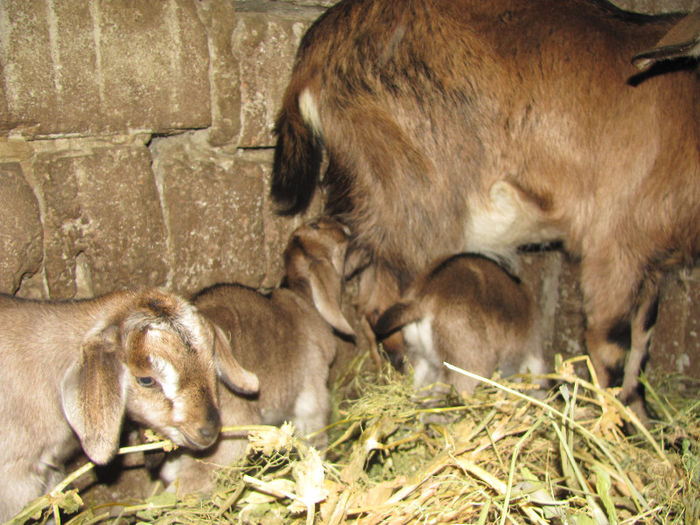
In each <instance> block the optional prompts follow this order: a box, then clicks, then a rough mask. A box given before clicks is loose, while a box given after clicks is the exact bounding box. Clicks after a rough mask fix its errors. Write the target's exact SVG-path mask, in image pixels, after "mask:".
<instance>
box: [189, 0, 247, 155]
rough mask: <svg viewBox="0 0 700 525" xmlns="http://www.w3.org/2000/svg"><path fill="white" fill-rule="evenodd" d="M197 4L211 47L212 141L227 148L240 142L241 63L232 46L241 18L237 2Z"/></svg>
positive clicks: (212, 0) (204, 0)
mask: <svg viewBox="0 0 700 525" xmlns="http://www.w3.org/2000/svg"><path fill="white" fill-rule="evenodd" d="M196 5H197V13H198V14H199V18H200V20H202V23H203V24H204V26H205V27H206V30H207V44H208V47H209V83H210V93H211V126H210V127H209V128H208V140H209V144H210V145H212V146H223V145H226V144H230V143H232V141H234V139H235V140H237V139H238V133H239V132H240V129H241V90H240V86H239V78H238V60H237V57H236V56H235V55H234V53H233V48H232V46H231V35H232V34H233V32H234V29H235V27H236V21H237V18H236V13H235V11H234V9H233V6H234V3H233V2H222V1H221V0H200V1H199V2H197V4H196Z"/></svg>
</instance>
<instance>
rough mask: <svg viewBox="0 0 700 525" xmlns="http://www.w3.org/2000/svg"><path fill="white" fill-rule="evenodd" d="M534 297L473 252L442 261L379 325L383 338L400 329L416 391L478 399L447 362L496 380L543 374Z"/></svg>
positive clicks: (473, 383) (472, 385) (467, 381)
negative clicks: (435, 389)
mask: <svg viewBox="0 0 700 525" xmlns="http://www.w3.org/2000/svg"><path fill="white" fill-rule="evenodd" d="M537 318H538V316H537V313H536V307H535V304H534V301H533V300H532V297H531V295H530V292H529V291H528V290H527V288H526V287H525V286H524V285H523V284H522V283H521V282H520V281H519V280H518V279H517V278H515V277H512V276H510V275H509V274H508V273H506V272H505V271H504V270H503V269H501V268H500V267H499V266H498V264H496V263H495V262H494V261H492V260H489V259H487V258H485V257H482V256H479V255H474V254H460V255H455V256H451V257H448V258H445V259H440V260H438V261H436V262H435V263H433V264H431V265H430V266H429V267H428V269H427V270H425V271H424V272H423V273H421V274H420V275H419V277H418V278H417V279H416V281H415V282H414V283H412V284H411V285H410V286H409V288H408V289H407V290H406V292H405V293H404V295H403V296H402V298H401V301H400V302H398V303H396V304H395V305H393V306H392V307H390V308H389V309H388V310H387V311H385V312H384V314H382V316H381V317H380V318H379V319H378V321H377V323H376V330H377V333H378V335H379V336H380V337H384V336H386V335H388V334H391V333H392V332H394V331H396V330H402V331H403V334H404V341H405V342H406V356H407V358H408V361H409V362H410V363H411V365H412V366H413V369H414V373H415V376H414V384H415V387H416V388H420V387H425V386H428V385H430V384H432V383H437V382H442V383H449V384H451V385H454V386H455V387H456V388H457V390H458V391H460V392H467V393H472V392H473V391H474V388H475V387H476V385H477V381H476V380H474V379H471V378H469V377H466V376H465V375H463V374H459V373H457V372H453V371H451V370H448V369H447V368H445V367H444V366H443V362H448V363H450V364H452V365H455V366H457V367H459V368H462V369H464V370H467V371H469V372H473V373H475V374H477V375H480V376H482V377H487V378H490V377H491V376H492V375H493V373H494V372H495V371H496V369H499V370H501V372H502V374H503V375H504V376H511V375H514V374H520V373H525V372H527V371H528V370H529V371H530V372H531V373H534V374H541V373H543V372H544V369H545V366H544V362H543V359H542V345H541V341H540V338H539V332H538V329H537V322H536V319H537Z"/></svg>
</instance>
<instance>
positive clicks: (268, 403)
mask: <svg viewBox="0 0 700 525" xmlns="http://www.w3.org/2000/svg"><path fill="white" fill-rule="evenodd" d="M346 248H347V232H346V231H345V229H344V227H343V226H342V225H340V224H339V223H337V222H336V221H333V220H329V219H320V220H318V221H315V222H311V223H308V224H305V225H303V226H301V227H300V228H298V229H297V230H296V231H295V232H294V234H293V235H292V237H291V239H290V241H289V243H288V246H287V249H286V250H285V254H284V260H285V269H286V275H285V278H284V286H282V287H278V288H275V289H274V290H272V292H271V293H269V294H262V293H260V292H257V291H255V290H252V289H250V288H247V287H245V286H242V285H238V284H218V285H214V286H212V287H210V288H206V289H204V290H202V291H201V292H199V293H198V294H197V295H196V296H195V297H194V298H193V303H194V304H195V305H196V306H197V308H198V309H199V311H201V312H202V313H203V314H204V315H205V316H206V317H207V318H208V319H209V320H210V321H211V322H212V323H214V325H215V326H216V327H217V330H219V331H220V332H221V333H223V334H224V336H225V338H226V339H227V340H228V341H230V347H231V350H230V351H231V353H232V355H233V356H235V359H236V360H237V362H239V363H241V365H242V366H243V367H244V368H246V369H247V370H250V371H252V372H254V373H255V374H256V375H257V377H258V378H259V380H260V390H259V393H258V394H257V396H256V397H254V398H243V397H241V396H239V395H236V393H234V392H228V391H226V390H224V389H222V390H221V392H220V404H221V415H222V420H223V421H224V423H225V424H226V425H227V426H228V425H250V424H256V423H263V424H267V425H281V424H282V423H284V422H285V421H291V422H292V423H293V424H294V426H295V428H296V430H297V431H298V433H299V434H300V435H302V436H306V435H308V434H311V433H314V432H317V431H319V430H321V429H322V428H323V427H325V426H326V425H327V423H328V417H329V415H330V392H329V390H328V384H327V383H328V374H329V369H330V366H331V363H332V362H333V360H334V359H335V355H336V347H337V341H336V335H335V333H334V329H335V330H337V331H338V332H339V333H342V334H345V335H353V332H352V328H351V327H350V325H349V323H348V322H347V320H346V319H345V317H344V316H343V314H342V312H341V311H340V300H341V297H340V296H341V285H342V271H343V264H344V260H345V251H346ZM325 440H326V437H325V434H319V435H317V436H315V437H314V438H313V440H312V443H313V444H315V445H317V446H319V447H321V446H325ZM243 452H244V446H243V444H242V441H241V440H230V439H224V440H222V441H221V442H220V443H219V444H218V445H217V448H215V449H212V450H211V451H206V452H205V453H204V454H199V455H198V458H195V457H192V456H183V457H181V458H179V459H177V460H176V461H177V464H174V462H171V463H170V465H168V466H166V470H165V471H164V473H163V474H162V477H164V478H165V480H166V481H169V482H173V481H174V480H175V479H176V478H177V479H178V481H176V482H175V483H174V485H175V486H176V487H177V488H178V489H179V490H180V491H181V492H206V491H208V490H209V489H210V488H211V486H212V485H211V483H212V477H211V473H212V471H213V470H214V467H215V465H228V464H231V463H232V462H233V461H235V460H236V459H238V458H239V457H241V455H242V454H243ZM198 459H201V460H202V461H198Z"/></svg>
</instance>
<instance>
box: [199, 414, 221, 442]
mask: <svg viewBox="0 0 700 525" xmlns="http://www.w3.org/2000/svg"><path fill="white" fill-rule="evenodd" d="M220 430H221V418H220V417H219V411H218V410H217V409H216V408H214V407H209V409H208V410H207V421H206V424H205V425H203V426H202V427H201V428H200V429H199V435H200V436H201V437H202V439H206V440H213V439H214V438H215V437H216V436H217V435H218V434H219V431H220Z"/></svg>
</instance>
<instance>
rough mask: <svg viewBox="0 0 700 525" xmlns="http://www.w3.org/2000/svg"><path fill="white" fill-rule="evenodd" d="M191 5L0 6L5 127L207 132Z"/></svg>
mask: <svg viewBox="0 0 700 525" xmlns="http://www.w3.org/2000/svg"><path fill="white" fill-rule="evenodd" d="M195 3H196V2H194V1H193V0H173V1H171V2H130V1H128V0H117V1H114V2H99V1H98V0H90V1H87V2H84V1H82V0H58V1H56V2H13V1H10V0H0V24H1V26H2V27H3V31H4V35H3V38H1V39H0V56H2V57H3V61H2V65H3V68H2V75H3V79H2V85H3V88H4V89H3V93H2V94H3V95H4V97H3V98H4V100H3V102H2V103H0V108H6V112H5V113H4V114H2V115H0V128H8V127H13V128H14V130H15V132H17V133H21V134H23V135H24V136H27V137H45V136H55V135H69V136H88V135H97V134H115V133H121V132H125V131H127V130H134V129H136V130H145V131H148V132H154V133H166V132H170V131H173V130H178V129H189V128H202V127H206V126H208V125H209V124H210V122H211V116H210V104H209V78H208V66H209V62H208V46H207V38H206V31H205V29H204V26H203V25H202V24H201V22H200V20H199V17H198V16H197V10H196V7H195Z"/></svg>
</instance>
